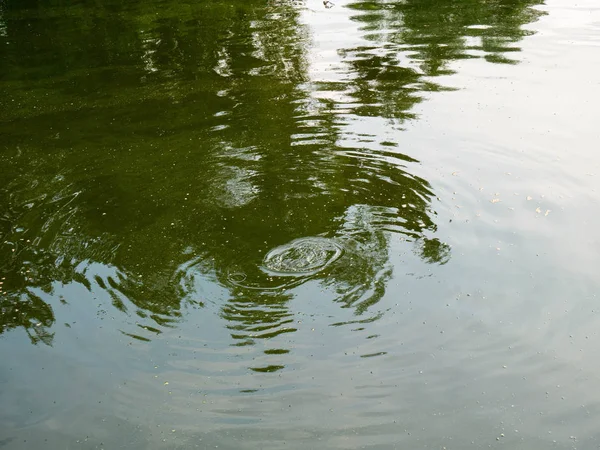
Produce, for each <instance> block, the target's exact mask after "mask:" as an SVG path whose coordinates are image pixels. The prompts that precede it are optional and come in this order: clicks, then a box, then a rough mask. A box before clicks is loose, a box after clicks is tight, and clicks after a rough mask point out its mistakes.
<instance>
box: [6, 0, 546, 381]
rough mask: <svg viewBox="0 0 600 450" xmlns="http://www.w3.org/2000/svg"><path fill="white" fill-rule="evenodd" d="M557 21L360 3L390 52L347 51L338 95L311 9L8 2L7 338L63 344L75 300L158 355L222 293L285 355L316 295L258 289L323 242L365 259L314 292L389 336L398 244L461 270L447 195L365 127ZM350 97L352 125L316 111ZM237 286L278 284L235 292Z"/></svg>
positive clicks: (251, 337) (252, 329)
mask: <svg viewBox="0 0 600 450" xmlns="http://www.w3.org/2000/svg"><path fill="white" fill-rule="evenodd" d="M537 3H539V2H536V1H509V0H505V1H498V2H491V3H490V2H486V1H484V0H470V1H469V2H466V3H465V2H458V0H456V1H449V2H440V1H433V0H431V1H425V2H423V1H410V0H409V1H405V2H402V3H391V2H363V3H353V4H351V5H349V7H350V8H352V9H353V10H354V12H355V15H354V17H353V20H355V21H356V22H357V23H359V24H361V26H362V27H363V31H364V34H365V36H364V39H365V42H366V44H369V43H371V44H372V45H371V44H369V45H366V44H365V45H364V46H361V47H360V48H358V47H357V48H347V49H340V54H341V55H342V57H343V60H344V62H345V63H346V64H347V66H348V75H349V81H348V82H344V83H329V84H327V83H323V82H320V81H319V80H311V78H310V76H309V74H308V71H307V69H308V66H309V63H308V60H307V57H306V51H307V48H308V44H307V43H308V41H309V39H310V33H309V30H308V29H307V28H306V27H305V26H303V25H302V24H301V22H300V20H299V17H300V15H301V14H302V11H303V6H302V5H298V4H294V3H290V2H283V1H281V2H270V3H269V4H267V5H266V6H265V5H264V3H263V2H259V1H251V2H244V3H242V2H233V3H225V2H211V3H210V4H207V3H202V2H200V3H195V4H180V3H169V4H164V3H144V4H142V3H140V2H127V4H121V3H116V2H100V3H98V2H96V3H94V4H93V5H87V6H86V7H85V8H82V9H77V8H66V9H64V8H65V7H64V6H56V7H55V6H52V4H47V3H46V2H42V1H38V2H36V1H33V0H31V1H30V2H28V4H27V7H28V8H30V9H25V5H24V4H23V3H19V4H17V2H11V1H8V2H7V7H6V9H5V11H4V14H5V17H4V19H3V20H2V21H1V23H2V28H1V29H2V30H3V31H2V33H4V34H3V35H2V37H1V39H3V40H4V42H2V44H3V45H1V46H0V59H1V60H2V63H3V67H6V68H7V70H6V73H5V74H3V78H2V84H1V85H0V89H1V90H2V93H3V94H6V95H3V98H4V100H2V101H3V102H4V104H5V105H6V104H8V102H10V104H14V105H18V106H15V107H14V108H12V109H11V110H10V111H11V112H10V117H9V119H10V122H9V123H8V124H7V125H0V132H1V133H2V134H3V135H5V136H6V139H4V141H3V143H2V150H1V151H2V153H3V157H4V160H5V161H6V163H5V168H6V170H4V171H2V173H1V174H0V182H1V184H2V186H3V187H2V189H1V190H0V194H1V195H0V230H1V231H0V233H1V235H0V241H1V242H2V245H1V246H0V272H1V276H2V277H3V288H2V290H3V292H2V294H1V295H0V308H1V309H0V311H1V313H2V316H1V318H0V333H2V332H4V331H6V330H9V329H13V328H18V327H22V328H24V329H25V330H26V331H27V333H28V335H29V336H30V338H31V340H32V342H34V343H38V342H44V343H46V344H51V343H52V332H51V331H50V330H51V328H52V326H53V324H54V323H55V321H56V319H55V315H54V310H55V309H56V308H58V307H60V301H61V300H63V301H68V300H69V299H62V298H56V297H60V296H59V295H57V294H56V292H57V290H58V289H59V287H60V286H61V285H66V284H73V283H76V284H81V285H83V286H85V288H86V289H87V290H88V291H90V292H92V293H96V292H99V291H102V292H104V293H106V294H107V295H108V298H110V302H111V304H112V306H113V307H114V308H115V309H116V310H118V311H122V312H128V313H133V314H135V315H136V317H139V318H140V320H141V321H145V322H144V323H146V325H145V326H144V328H145V330H146V331H150V332H151V333H160V330H161V328H162V327H166V326H174V325H175V324H176V323H177V321H178V320H181V318H182V317H183V308H184V307H186V306H187V305H192V306H194V307H202V306H204V304H205V300H206V298H204V297H203V295H204V294H201V291H202V289H201V286H200V284H201V283H208V282H209V283H215V284H218V285H220V286H223V287H225V288H226V289H227V290H228V292H229V299H228V300H226V301H225V302H224V303H223V304H222V305H220V312H219V313H220V315H221V317H223V318H225V319H226V321H227V323H228V327H229V330H230V332H231V335H232V337H233V339H234V340H235V342H236V344H237V345H248V344H252V343H253V342H255V340H256V339H273V338H275V337H276V336H278V335H281V334H283V333H289V332H293V331H295V327H294V325H293V322H294V318H293V316H294V314H293V312H292V311H291V310H290V306H289V304H290V300H291V299H292V298H293V297H294V295H296V291H294V289H293V288H290V289H279V288H276V287H275V288H273V286H271V285H269V284H268V283H269V280H267V284H265V285H261V284H260V283H262V282H263V281H264V279H263V278H261V277H264V276H265V274H264V273H261V272H260V269H259V268H260V265H261V262H262V259H263V256H264V255H265V254H266V253H267V252H268V251H269V250H270V249H272V248H274V247H277V246H279V245H283V244H286V243H288V242H290V241H293V240H294V239H297V238H300V237H306V236H324V237H326V238H329V239H335V240H336V242H339V243H340V245H343V246H344V249H345V252H346V253H345V255H344V258H342V259H340V261H339V263H337V264H332V265H331V267H328V268H327V270H325V271H323V272H322V273H319V274H318V275H315V276H311V277H310V282H311V283H317V284H319V285H320V286H321V287H323V288H324V289H329V290H331V291H333V292H335V300H336V301H338V302H339V304H340V305H341V306H342V307H345V308H351V309H352V310H353V311H354V312H355V314H356V316H357V320H372V319H373V318H374V317H376V315H377V313H376V312H373V314H371V315H369V314H367V312H370V311H371V310H372V309H373V306H374V305H376V304H377V302H378V301H379V300H380V299H381V298H382V297H383V295H384V294H385V289H386V285H387V283H388V281H389V279H390V277H391V276H392V271H393V267H391V264H390V261H389V260H390V257H389V251H390V250H389V249H390V241H391V239H392V237H400V238H401V239H404V240H406V241H409V242H412V243H413V244H414V246H415V249H416V250H415V251H416V252H417V253H418V254H419V255H420V256H421V258H422V259H423V260H424V261H425V262H427V263H432V264H444V263H446V262H447V261H448V260H449V259H450V250H449V248H448V247H447V246H445V244H443V243H442V242H440V241H439V240H438V239H436V238H432V237H429V236H430V235H431V234H432V233H434V232H435V230H436V225H435V222H434V212H433V211H432V210H431V208H432V207H431V199H432V198H433V197H434V193H433V192H432V188H431V186H430V185H429V183H428V182H427V181H426V180H424V179H422V178H419V177H417V176H415V175H413V174H412V173H411V165H414V164H418V161H416V160H415V159H413V158H411V157H410V156H407V155H403V154H402V153H401V152H399V151H397V149H396V148H394V145H395V143H394V142H387V143H382V144H381V145H379V144H373V143H369V142H366V140H365V139H363V138H364V136H363V137H361V136H358V137H357V133H356V132H354V131H352V129H351V128H349V123H350V122H351V119H354V118H356V117H357V116H371V117H375V118H383V119H394V120H406V119H411V118H414V113H412V112H411V110H412V108H413V106H414V105H415V103H417V102H418V101H420V99H421V96H422V92H423V91H427V90H435V89H439V88H440V87H439V86H437V85H436V84H434V83H433V82H432V81H431V77H432V76H435V75H439V74H442V73H448V71H449V70H450V69H449V68H448V67H449V63H450V62H451V61H453V60H455V59H458V58H463V57H474V56H476V53H474V52H477V51H481V52H483V55H484V57H486V58H487V59H488V60H490V61H492V62H508V60H506V59H505V58H504V53H506V52H509V51H510V52H512V51H514V50H515V49H516V48H515V47H512V44H513V43H514V42H516V41H518V40H519V39H521V38H522V37H523V36H524V35H525V34H526V32H525V31H523V30H522V27H523V25H524V24H526V23H528V22H530V21H532V20H534V19H535V17H536V15H537V14H539V13H537V12H535V10H533V9H532V8H531V6H532V5H534V4H537ZM58 8H61V13H60V14H59V13H58V11H59V10H58ZM63 9H64V10H63ZM32 17H35V19H36V20H35V28H36V34H35V35H32V34H31V33H30V29H29V25H28V24H29V23H30V20H31V18H32ZM74 20H75V23H77V24H78V26H77V27H74V26H73V22H74ZM474 25H478V26H479V27H474ZM59 30H60V32H59ZM31 36H33V37H31ZM472 37H477V38H478V39H480V44H477V45H475V44H472V42H471V40H470V39H471V38H472ZM75 43H76V45H75ZM48 55H52V56H51V57H50V56H48ZM407 61H413V62H417V63H418V67H415V66H414V64H413V65H411V64H409V63H408V62H407ZM336 90H339V91H344V92H350V94H349V95H350V96H351V97H352V98H353V102H352V104H351V105H350V107H349V108H347V109H346V110H345V112H344V113H340V109H341V106H342V105H341V102H338V101H336V100H331V98H329V99H325V98H323V97H320V96H319V95H315V91H320V92H327V91H336ZM40 99H44V100H40ZM343 106H344V107H346V106H348V105H343ZM5 109H6V108H5ZM361 139H362V140H361ZM239 265H241V267H242V268H243V271H244V272H243V276H244V277H248V276H249V277H253V276H254V277H257V278H256V280H261V281H260V283H259V282H258V281H256V280H255V281H256V283H255V284H254V285H252V286H250V287H249V285H248V282H244V283H237V284H236V282H235V279H232V277H231V274H232V267H236V266H239ZM232 280H233V281H232ZM249 281H252V280H251V279H250V280H249ZM48 298H50V299H54V298H56V300H57V301H56V303H52V302H51V301H50V300H47V299H48ZM49 301H50V303H48V302H49ZM148 322H150V323H153V324H154V326H152V325H150V324H148ZM156 324H158V325H156ZM130 331H131V330H130ZM130 331H124V332H126V334H128V335H130V336H132V337H137V338H141V339H148V337H147V336H142V334H143V332H139V333H142V334H138V333H133V332H130ZM150 336H151V335H150ZM269 351H272V352H285V351H286V350H285V349H281V348H279V349H271V350H269ZM257 370H267V371H269V370H277V367H266V368H257Z"/></svg>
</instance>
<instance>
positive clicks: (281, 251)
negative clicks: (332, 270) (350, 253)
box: [261, 237, 343, 276]
mask: <svg viewBox="0 0 600 450" xmlns="http://www.w3.org/2000/svg"><path fill="white" fill-rule="evenodd" d="M342 253H343V248H342V246H341V245H340V244H338V243H337V242H335V241H333V240H331V239H327V238H323V237H305V238H300V239H295V240H293V241H291V242H289V243H287V244H285V245H281V246H279V247H275V248H274V249H272V250H270V251H269V252H268V253H267V254H266V255H265V258H264V259H263V263H262V267H261V268H262V270H263V271H265V272H266V273H268V274H269V275H273V276H310V275H314V274H316V273H318V272H320V271H321V270H323V269H325V268H326V267H327V266H329V265H330V264H332V263H333V262H334V261H336V260H337V259H339V258H340V256H342Z"/></svg>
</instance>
